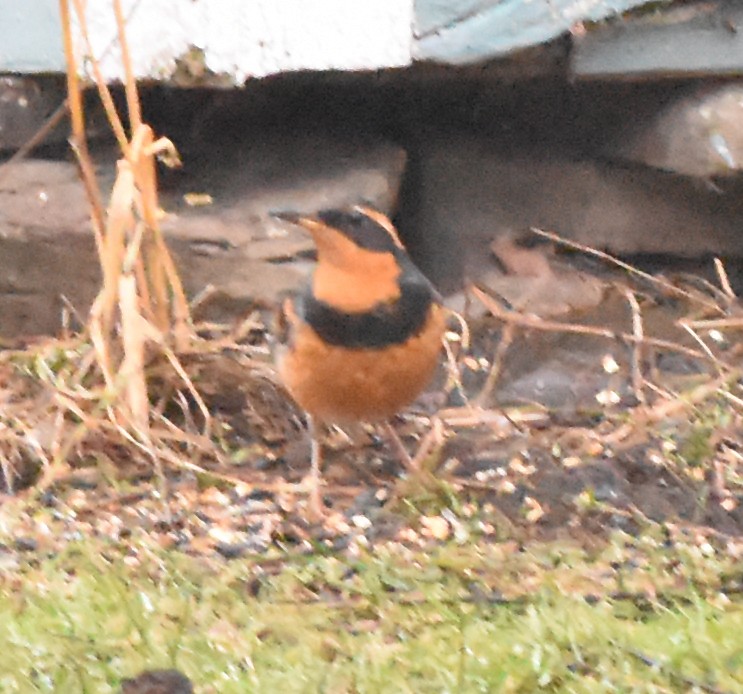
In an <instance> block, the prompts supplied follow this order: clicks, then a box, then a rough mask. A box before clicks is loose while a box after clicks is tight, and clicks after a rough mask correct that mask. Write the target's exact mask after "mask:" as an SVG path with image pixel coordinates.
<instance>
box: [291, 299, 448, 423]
mask: <svg viewBox="0 0 743 694" xmlns="http://www.w3.org/2000/svg"><path fill="white" fill-rule="evenodd" d="M294 327H295V332H294V335H293V339H292V346H291V348H289V349H287V351H286V352H285V353H284V354H283V355H282V356H281V357H280V359H279V373H280V375H281V378H282V379H283V381H284V383H285V384H286V386H287V388H288V389H289V392H290V393H291V394H292V396H293V397H294V399H295V400H296V401H297V404H298V405H299V406H300V407H302V408H303V409H304V410H305V411H306V412H308V413H309V414H310V415H312V416H313V417H315V418H317V419H319V420H322V421H325V422H335V423H343V422H348V421H375V420H381V419H386V418H388V417H390V416H392V415H393V414H395V413H396V412H398V411H400V410H401V409H402V408H403V407H405V406H406V405H408V404H409V403H410V402H412V401H413V400H414V399H415V398H416V396H417V395H418V394H419V393H420V392H421V391H422V390H423V388H425V387H426V385H427V384H428V383H429V381H430V380H431V377H432V375H433V372H434V370H435V368H436V365H437V363H438V357H439V351H440V349H441V337H442V335H443V332H444V316H443V309H442V308H441V307H440V306H438V305H435V304H434V305H433V306H432V308H431V313H430V315H429V317H428V320H427V321H426V324H425V325H424V327H423V330H421V332H420V333H419V334H418V335H416V336H414V337H412V338H410V339H409V340H408V341H407V342H404V343H401V344H398V345H392V346H389V347H385V348H382V349H345V348H343V347H340V346H335V345H327V344H325V343H324V342H322V340H320V338H319V337H318V335H317V334H316V333H315V331H314V330H312V328H310V327H309V326H308V325H306V324H305V323H303V322H297V324H296V325H295V326H294Z"/></svg>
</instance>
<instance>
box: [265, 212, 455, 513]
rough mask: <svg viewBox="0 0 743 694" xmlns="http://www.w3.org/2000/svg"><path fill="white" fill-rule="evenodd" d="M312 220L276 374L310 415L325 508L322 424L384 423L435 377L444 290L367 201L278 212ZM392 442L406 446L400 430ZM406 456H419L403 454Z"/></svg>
mask: <svg viewBox="0 0 743 694" xmlns="http://www.w3.org/2000/svg"><path fill="white" fill-rule="evenodd" d="M276 216H277V217H279V218H280V219H284V220H287V221H289V222H292V223H294V224H298V225H300V226H301V227H303V228H305V229H306V230H308V231H309V233H310V234H311V235H312V238H313V240H314V242H315V245H316V247H317V266H316V268H315V270H314V273H313V275H312V277H311V279H310V281H309V283H308V285H307V286H306V288H305V289H304V291H302V292H301V293H300V294H298V295H297V296H295V297H294V298H292V299H288V300H286V302H285V303H284V306H283V316H284V320H285V325H286V327H287V330H286V336H285V343H284V345H283V346H282V348H281V349H280V351H279V357H278V368H279V375H280V377H281V379H282V380H283V382H284V384H285V385H286V387H287V389H288V390H289V392H290V394H291V395H292V396H293V398H294V399H295V400H296V402H297V403H298V404H299V406H300V407H301V408H302V409H303V410H304V411H305V412H306V413H307V415H308V425H309V430H310V434H311V436H312V467H311V479H310V510H311V512H312V513H313V514H314V515H316V516H317V515H322V513H323V504H322V499H321V494H320V490H319V484H320V465H321V458H322V451H321V445H320V440H319V432H318V429H317V425H318V423H323V424H343V423H348V422H352V421H365V422H380V421H381V422H386V423H387V424H388V419H389V418H390V417H391V416H392V415H394V414H395V413H396V412H399V411H400V410H401V409H402V408H403V407H405V406H406V405H408V404H409V403H410V402H412V400H414V399H415V397H416V396H417V395H418V394H419V393H420V392H421V390H422V389H423V388H424V387H425V386H426V385H427V384H428V382H429V381H430V379H431V377H432V375H433V373H434V370H435V368H436V365H437V363H438V358H439V352H440V349H441V341H442V336H443V333H444V328H445V315H444V309H443V307H442V305H441V297H440V296H439V294H438V292H437V291H436V290H435V289H434V287H433V286H432V284H431V283H430V282H429V281H428V279H426V277H425V276H424V275H423V273H422V272H421V271H420V270H419V269H418V268H417V267H416V266H415V265H414V264H413V261H412V260H411V259H410V257H409V256H408V254H407V252H406V250H405V247H404V246H403V244H402V243H401V241H400V238H399V236H398V234H397V232H396V230H395V228H394V226H393V225H392V223H391V222H390V220H389V219H387V217H385V216H384V215H383V214H381V213H380V212H378V211H376V210H374V209H371V208H369V207H361V206H359V207H354V208H352V209H347V210H327V211H323V212H319V213H318V214H316V215H300V214H295V213H279V214H277V215H276ZM388 431H390V433H391V434H392V435H393V437H394V440H395V443H396V444H397V445H398V446H399V447H400V448H401V449H402V451H404V448H403V447H402V445H401V444H400V441H399V438H397V435H396V434H395V432H394V430H393V429H392V428H391V427H389V428H388ZM406 462H407V463H408V464H409V465H410V464H411V463H412V461H411V459H410V457H409V456H407V455H406Z"/></svg>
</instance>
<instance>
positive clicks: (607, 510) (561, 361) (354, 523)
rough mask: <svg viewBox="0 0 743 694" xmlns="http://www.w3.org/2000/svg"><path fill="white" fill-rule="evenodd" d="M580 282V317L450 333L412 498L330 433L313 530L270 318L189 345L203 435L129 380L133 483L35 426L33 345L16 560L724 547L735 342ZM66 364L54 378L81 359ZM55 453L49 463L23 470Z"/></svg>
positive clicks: (705, 295) (124, 451) (6, 367)
mask: <svg viewBox="0 0 743 694" xmlns="http://www.w3.org/2000/svg"><path fill="white" fill-rule="evenodd" d="M563 270H564V267H563ZM573 272H585V269H582V270H578V269H576V268H574V269H573ZM593 276H594V278H595V279H596V280H597V281H600V282H602V283H603V284H602V286H603V289H602V292H601V298H600V301H598V302H597V303H596V305H595V306H593V307H590V308H588V309H585V310H583V311H581V312H573V313H571V314H567V315H563V316H561V317H559V319H554V320H552V319H549V318H540V317H537V316H536V315H535V314H530V313H526V312H523V311H521V312H519V311H516V310H514V309H509V308H507V306H508V304H506V303H503V302H502V301H499V303H498V305H499V306H500V308H498V309H497V310H496V312H500V315H499V317H498V318H497V319H496V318H494V317H493V316H492V315H487V313H488V312H487V311H486V312H484V313H485V315H482V314H483V311H482V310H480V311H479V312H473V313H479V315H478V316H470V317H469V320H468V322H467V325H468V327H469V330H470V332H471V334H470V335H469V336H468V338H469V341H470V344H469V345H466V344H464V342H466V341H467V340H463V339H462V334H461V326H459V324H458V323H457V322H456V321H453V323H452V331H451V333H450V334H449V338H450V341H449V347H450V350H451V352H452V357H451V360H449V361H448V363H447V364H445V365H442V369H441V373H440V375H439V377H438V379H437V381H436V383H435V384H434V385H433V386H432V389H431V390H430V391H429V392H428V393H426V394H424V395H423V396H421V398H420V399H419V400H418V401H417V402H416V403H415V404H414V405H413V406H412V407H411V408H410V409H409V410H408V411H406V412H404V413H402V414H401V415H400V416H399V417H398V418H397V420H396V422H395V426H396V427H397V428H398V431H399V432H400V434H401V435H402V437H403V440H404V441H405V442H406V445H408V447H409V448H410V450H411V451H415V450H417V447H418V446H421V445H428V446H429V455H428V456H427V457H426V458H425V460H424V471H423V472H422V473H421V474H420V475H419V476H417V477H406V476H405V475H404V474H403V473H402V469H401V466H400V464H399V461H398V460H397V459H396V456H395V455H394V453H393V452H392V451H391V450H390V448H389V447H388V445H387V443H386V441H385V440H384V438H383V437H380V436H379V435H378V432H377V431H376V430H375V429H374V428H373V427H368V426H359V427H357V430H355V431H341V430H335V429H334V430H332V431H329V432H328V435H327V439H326V460H325V472H324V481H325V487H324V492H325V502H326V504H327V506H328V515H327V518H326V519H325V521H324V522H322V523H317V524H312V523H310V522H309V521H308V519H307V514H306V490H305V488H304V487H303V485H302V481H303V479H304V477H305V475H306V473H307V471H308V463H309V441H308V438H307V435H306V432H305V431H304V427H303V423H302V416H301V413H300V412H299V411H298V410H297V409H296V408H295V407H294V405H293V404H292V403H291V401H290V399H289V398H288V396H287V395H286V394H285V393H284V391H283V390H282V388H281V387H280V385H279V384H278V383H277V382H276V380H275V376H274V375H273V371H272V360H271V344H270V343H271V337H270V335H271V331H270V322H269V321H270V313H265V312H261V311H255V312H254V313H252V314H250V315H249V316H248V317H246V319H245V320H244V321H243V322H241V323H240V324H239V326H238V325H237V324H236V325H233V326H228V328H226V329H227V330H229V331H231V333H230V340H228V341H226V342H225V333H224V332H221V333H220V332H219V330H217V329H216V328H215V327H214V326H201V327H200V329H199V340H198V344H199V345H201V347H199V348H196V349H194V351H193V353H190V354H184V355H181V361H182V363H183V366H184V368H185V369H186V371H187V372H188V374H189V376H190V378H191V379H192V381H193V383H194V385H195V387H196V389H197V391H198V392H199V393H200V395H201V397H203V400H204V403H205V405H206V407H207V409H208V411H209V413H210V415H211V421H210V423H209V432H208V433H205V431H206V430H205V421H204V419H203V416H202V413H201V412H200V410H199V407H198V406H197V404H196V403H195V401H194V400H193V398H192V397H191V396H190V395H189V393H188V391H187V390H186V389H183V390H179V389H178V388H177V387H175V388H174V387H173V385H172V383H171V382H170V381H168V379H165V378H161V377H160V376H159V375H158V374H159V373H160V372H161V371H162V364H157V363H153V364H151V365H150V367H149V373H150V378H151V384H152V387H153V399H157V398H159V403H160V404H159V405H158V406H157V411H158V412H160V413H161V415H162V421H163V422H168V424H167V427H168V428H169V429H170V435H169V436H170V439H169V440H167V445H166V447H165V448H164V449H163V450H167V451H168V453H167V455H164V458H163V459H161V460H157V461H155V464H154V465H153V461H152V460H151V459H150V458H149V457H148V456H146V455H141V454H140V452H138V451H137V450H136V448H134V447H132V446H131V445H130V444H129V443H128V442H127V441H126V440H125V439H122V438H121V436H120V435H116V434H111V433H110V432H109V433H104V432H103V431H95V430H87V431H84V427H83V428H82V429H81V428H80V427H78V428H77V429H75V428H74V426H73V424H74V421H73V420H74V417H70V415H69V414H68V415H66V417H65V418H66V419H67V420H68V421H67V422H66V423H64V424H62V423H60V420H59V417H60V415H59V414H58V413H57V414H53V412H54V411H53V409H48V405H49V402H50V401H51V400H53V399H54V397H55V394H54V388H55V386H54V383H55V382H56V381H55V379H54V378H50V377H49V373H48V370H49V369H57V371H58V372H59V373H61V372H64V370H65V367H64V360H65V358H66V357H65V356H64V354H60V352H59V349H58V348H57V350H56V351H54V349H52V347H50V344H49V343H44V342H43V341H42V342H40V343H39V344H36V345H30V346H27V348H26V350H25V351H23V352H12V351H6V353H5V359H4V360H3V383H2V391H0V392H2V393H3V397H4V399H5V402H6V403H8V404H11V405H13V404H15V405H17V406H20V404H21V403H23V402H24V399H26V401H28V402H34V403H35V405H34V406H33V408H31V409H28V408H27V409H26V411H27V412H29V411H31V410H33V412H34V415H33V418H34V419H33V421H31V422H28V421H27V422H25V423H24V424H22V425H21V424H18V423H17V422H16V423H15V427H16V431H18V430H20V429H24V432H23V436H22V437H21V438H22V440H23V441H25V442H26V448H25V453H23V455H20V456H16V457H15V458H12V457H10V456H9V455H8V452H9V450H10V448H9V447H8V446H9V438H8V437H7V436H6V438H5V441H4V443H3V445H4V446H6V448H5V452H6V460H10V461H11V462H12V461H15V463H14V464H13V465H10V466H9V465H6V466H5V467H4V472H5V473H6V474H9V473H12V474H13V482H14V484H15V490H14V492H13V494H10V493H6V494H5V495H4V496H3V501H4V502H6V503H8V504H9V506H8V508H14V507H15V508H19V509H20V508H21V507H22V508H23V509H24V511H23V513H22V519H21V522H20V525H17V526H16V528H17V530H16V532H17V534H18V536H17V540H16V548H15V549H16V550H24V549H32V548H34V549H44V548H46V549H49V550H52V549H53V548H54V547H55V546H58V545H59V543H60V542H62V543H64V542H65V539H73V538H75V537H78V536H79V534H80V533H82V534H88V533H93V534H96V535H101V536H104V537H111V538H113V539H116V540H122V539H125V538H126V537H127V536H128V535H130V534H131V532H132V528H133V527H135V526H136V527H141V528H144V529H146V530H147V531H148V532H150V533H152V534H154V535H155V536H156V537H157V538H158V539H159V542H160V543H161V544H162V545H163V546H164V547H172V548H174V549H177V550H179V551H183V552H187V553H189V554H215V553H218V554H221V555H223V556H224V557H228V558H230V557H238V556H242V555H244V554H246V553H255V552H259V553H260V552H264V551H266V550H267V549H268V548H270V547H272V546H276V545H279V546H284V545H297V544H299V545H302V544H307V543H308V544H307V546H308V547H311V546H316V543H318V542H319V543H323V544H326V545H328V546H330V547H334V548H343V547H345V546H347V545H348V543H349V542H351V541H352V540H353V539H354V538H356V539H358V537H360V536H364V537H365V538H366V540H365V541H383V540H385V539H395V540H398V541H406V542H407V541H409V542H418V541H421V542H422V541H425V540H430V539H432V538H433V539H440V540H444V539H447V538H449V537H455V536H457V533H460V534H461V533H465V532H470V530H465V525H466V526H467V528H472V527H476V528H478V532H479V533H480V534H481V535H482V537H483V538H484V539H485V540H488V539H491V540H493V541H503V540H516V541H526V540H528V539H552V538H560V537H572V538H575V539H578V540H579V541H581V542H587V543H589V544H592V543H595V542H601V541H602V538H604V537H606V536H607V534H608V533H610V532H611V531H612V530H614V529H620V530H623V531H626V532H630V533H636V532H639V531H641V530H643V529H644V528H647V527H649V526H656V525H660V526H662V527H665V528H671V529H679V528H680V529H683V531H684V532H691V533H701V535H702V536H705V537H707V536H714V537H717V538H719V539H720V540H721V541H722V542H723V543H725V542H727V541H730V542H733V543H734V544H737V542H736V539H739V538H740V537H741V535H742V534H743V511H742V510H741V504H740V502H741V500H742V499H743V497H742V496H741V493H742V492H743V488H742V487H741V483H742V482H743V477H742V476H741V469H742V468H741V460H742V458H741V454H740V447H741V444H740V431H741V428H740V427H741V422H740V398H739V393H738V391H739V390H740V388H739V385H738V378H739V374H738V371H737V368H736V367H735V364H736V363H737V360H738V359H739V348H738V345H737V344H736V343H735V342H734V341H733V339H732V338H733V337H734V334H728V335H725V334H722V333H719V334H718V333H716V332H713V331H711V330H708V331H706V332H703V333H702V332H701V331H694V330H684V329H682V328H681V327H680V321H683V320H686V319H688V317H689V316H690V315H691V316H692V317H696V318H699V316H700V315H701V316H704V315H706V314H705V313H704V312H705V311H706V312H707V314H709V313H710V312H711V311H712V309H711V308H709V307H710V306H712V305H713V304H714V303H715V302H722V298H721V292H720V291H719V290H715V289H714V287H713V286H712V285H711V284H709V283H707V284H705V282H703V281H697V280H694V281H691V280H689V279H688V278H685V279H683V280H682V279H679V278H677V279H673V278H671V279H667V278H661V279H652V278H651V279H648V278H646V277H642V276H638V275H633V274H630V275H629V276H627V275H622V276H621V277H623V279H622V281H621V282H618V281H617V277H618V275H617V272H616V271H614V270H612V271H602V272H596V273H594V275H593ZM669 277H670V276H669ZM629 288H631V292H630V294H631V296H632V297H634V298H635V301H634V303H632V302H629V303H628V299H627V297H628V296H630V294H628V293H627V292H628V290H629ZM730 302H731V304H732V299H730ZM705 303H706V304H707V305H708V306H707V308H706V309H705V308H704V307H705ZM632 306H634V308H632V310H630V308H631V307H632ZM490 308H491V309H492V308H493V305H492V302H491V304H490ZM494 310H495V309H494ZM712 312H713V311H712ZM491 313H492V312H491ZM713 313H714V312H713ZM638 318H642V321H641V322H642V324H643V325H644V329H645V332H644V333H643V334H642V336H641V338H639V337H638V333H637V329H638V328H637V325H638V323H637V321H638ZM633 319H634V321H633ZM633 325H634V332H633ZM599 329H600V330H602V331H603V332H600V333H596V332H595V331H596V330H599ZM220 330H221V328H220ZM591 331H594V332H591ZM718 332H719V331H718ZM692 333H694V334H692ZM632 335H634V337H635V338H636V339H635V340H634V341H633V339H632V338H631V336H632ZM700 335H701V337H700ZM628 336H630V337H628ZM700 340H701V342H700ZM223 343H224V344H227V343H229V344H228V346H227V347H224V348H223V347H221V346H220V345H221V344H223ZM52 344H54V343H52ZM76 344H77V349H78V350H81V351H78V352H75V355H76V356H75V357H74V358H78V357H79V356H80V354H83V353H84V351H85V347H84V345H80V344H79V343H76ZM205 345H207V346H208V348H207V347H204V346H205ZM701 345H704V346H703V347H702V346H701ZM50 350H51V351H50ZM54 355H56V356H54ZM68 357H69V354H68ZM53 359H56V360H57V362H56V365H54V364H52V361H53ZM41 365H46V367H45V368H41ZM57 387H59V386H57ZM58 394H59V393H57V394H56V395H57V396H58ZM45 408H47V409H45ZM10 411H12V410H9V412H10ZM55 417H56V419H55ZM6 421H7V422H8V423H9V424H12V417H10V416H8V417H7V419H6ZM437 422H438V424H437ZM6 427H7V425H6ZM54 427H56V429H55V432H56V433H55V434H54V435H52V434H51V433H50V429H52V428H54ZM160 431H161V433H162V431H163V428H162V427H161V428H160ZM6 432H7V428H6ZM64 432H67V433H64ZM437 432H438V433H437ZM434 434H435V435H434ZM70 436H71V437H72V438H73V439H74V440H72V441H67V442H66V443H65V441H66V440H67V439H65V437H68V439H69V437H70ZM166 438H167V437H165V436H164V438H163V440H166ZM19 440H20V439H19ZM60 441H62V443H60ZM29 442H31V443H29ZM52 442H54V443H52ZM421 442H423V443H421ZM60 445H61V446H62V447H63V448H64V447H66V450H68V451H69V455H68V458H67V459H66V460H60V459H59V456H58V462H56V463H54V462H51V463H50V462H49V457H47V458H42V460H45V461H46V462H42V463H40V462H39V456H35V455H34V451H35V450H37V449H39V448H43V447H44V446H47V447H48V446H51V447H52V448H53V447H54V446H57V448H59V446H60ZM24 466H25V467H24ZM6 482H7V479H6ZM463 523H465V525H463ZM669 532H670V530H669Z"/></svg>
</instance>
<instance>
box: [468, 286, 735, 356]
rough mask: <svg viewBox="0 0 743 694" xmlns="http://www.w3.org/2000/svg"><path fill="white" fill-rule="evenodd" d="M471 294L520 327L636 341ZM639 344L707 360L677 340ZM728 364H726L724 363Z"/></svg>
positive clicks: (646, 339)
mask: <svg viewBox="0 0 743 694" xmlns="http://www.w3.org/2000/svg"><path fill="white" fill-rule="evenodd" d="M471 291H472V292H473V294H474V295H475V296H476V297H477V298H478V299H479V300H480V301H481V302H482V303H483V304H484V305H485V307H486V308H487V309H488V311H490V312H491V313H492V314H493V316H494V317H495V318H498V319H500V320H502V321H504V322H506V323H512V324H514V325H517V326H520V327H522V328H531V329H534V330H543V331H546V332H565V333H576V334H578V335H592V336H594V337H603V338H605V339H608V340H624V341H626V342H633V343H634V342H638V340H637V338H636V337H635V336H634V335H630V334H628V333H618V332H615V331H614V330H610V329H609V328H599V327H595V326H592V325H576V324H574V323H559V322H556V321H548V320H544V319H542V318H539V317H538V316H527V315H523V314H521V313H517V312H516V311H509V310H507V309H505V308H503V307H502V306H501V305H500V304H499V303H498V302H497V301H496V300H495V299H493V298H492V297H490V296H489V295H488V294H486V293H485V292H483V291H482V290H481V289H478V288H477V287H475V286H472V287H471ZM639 344H643V345H649V346H651V347H657V348H658V349H665V350H668V351H669V352H678V353H679V354H685V355H686V356H688V357H694V358H695V359H702V360H707V359H708V355H707V354H705V353H703V352H700V351H698V350H696V349H691V348H690V347H685V346H684V345H680V344H678V343H677V342H670V341H669V340H661V339H658V338H654V337H644V338H643V339H642V340H641V341H640V342H639ZM720 363H724V362H720ZM726 366H728V365H726Z"/></svg>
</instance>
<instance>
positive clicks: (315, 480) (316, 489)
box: [307, 415, 325, 519]
mask: <svg viewBox="0 0 743 694" xmlns="http://www.w3.org/2000/svg"><path fill="white" fill-rule="evenodd" d="M318 429H319V427H318V426H317V423H316V422H315V420H314V419H313V418H312V417H311V416H310V415H307V431H308V432H309V435H310V440H311V442H312V443H311V446H312V448H311V451H312V453H311V456H310V479H309V483H310V484H309V492H310V494H309V502H310V514H311V515H312V517H313V518H316V519H317V518H322V517H323V516H324V515H325V507H324V505H323V502H322V494H321V493H320V484H321V483H322V479H321V477H322V476H321V472H320V466H321V465H322V443H321V442H320V432H319V431H318Z"/></svg>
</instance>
